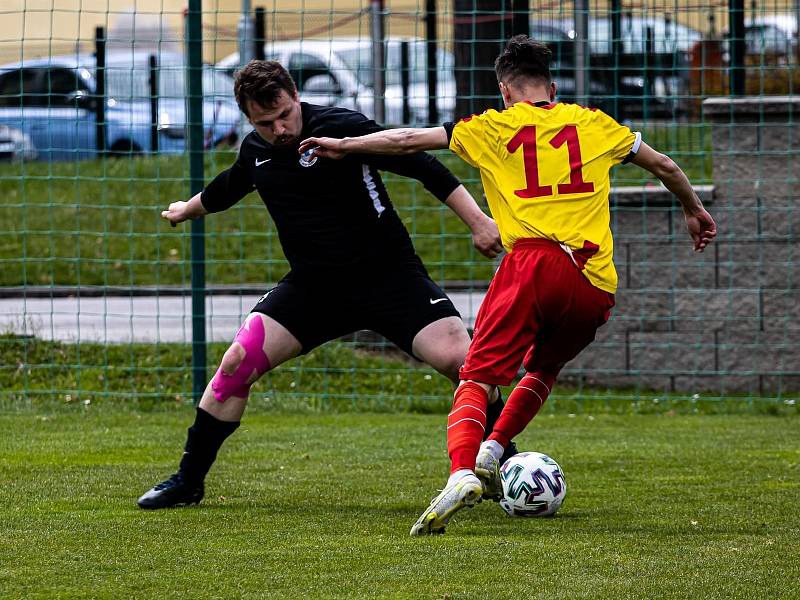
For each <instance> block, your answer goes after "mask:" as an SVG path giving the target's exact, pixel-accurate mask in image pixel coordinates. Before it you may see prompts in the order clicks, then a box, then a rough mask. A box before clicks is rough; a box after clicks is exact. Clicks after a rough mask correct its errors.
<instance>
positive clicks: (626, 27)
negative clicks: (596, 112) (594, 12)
mask: <svg viewBox="0 0 800 600" xmlns="http://www.w3.org/2000/svg"><path fill="white" fill-rule="evenodd" d="M621 21H622V22H621V32H620V33H621V35H620V39H619V42H620V51H621V54H622V56H621V57H620V62H619V64H615V62H614V56H613V44H612V36H611V23H610V20H609V19H607V18H591V19H589V23H588V25H589V31H588V40H589V44H588V55H589V56H588V61H589V81H588V87H589V90H588V96H589V98H588V100H587V102H588V103H589V104H590V105H592V106H596V107H598V108H600V109H602V110H604V111H606V112H609V113H612V114H613V112H614V110H613V109H614V105H615V103H614V101H613V98H614V95H615V91H616V96H617V102H616V107H617V110H616V114H614V116H615V117H616V118H618V119H632V118H633V119H635V118H641V117H644V116H648V117H656V118H672V117H674V116H675V115H681V114H684V113H685V112H686V110H687V105H686V100H685V98H686V94H687V88H688V73H689V68H688V67H689V50H690V49H691V48H692V46H693V45H694V44H695V43H696V42H697V40H699V39H700V37H701V36H700V33H699V32H697V31H695V30H693V29H691V28H689V27H686V26H684V25H681V24H679V23H675V22H673V21H668V20H666V19H663V18H657V17H648V18H644V17H633V16H627V15H626V16H623V17H622V19H621ZM531 36H532V37H533V38H535V39H539V40H540V41H543V42H545V43H547V44H548V46H549V47H550V49H551V50H552V51H553V69H552V70H553V74H554V77H555V79H556V82H557V83H558V85H559V88H560V93H559V99H560V100H562V101H565V102H573V101H574V100H575V96H574V94H575V37H576V31H575V28H574V21H573V20H572V19H556V20H536V21H532V22H531ZM648 42H649V44H650V46H649V47H648ZM616 70H618V71H619V79H618V80H617V82H616V84H615V81H614V75H615V71H616ZM615 85H616V90H615Z"/></svg>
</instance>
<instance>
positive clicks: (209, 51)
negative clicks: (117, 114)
mask: <svg viewBox="0 0 800 600" xmlns="http://www.w3.org/2000/svg"><path fill="white" fill-rule="evenodd" d="M793 2H794V0H774V1H773V2H770V9H771V11H770V12H791V10H792V7H793ZM251 3H252V5H253V6H263V7H264V8H265V9H266V11H267V37H268V38H269V39H296V38H300V37H322V38H329V37H337V36H368V35H369V31H370V20H369V16H368V14H366V11H367V10H368V8H369V5H370V3H369V1H368V0H293V1H290V0H251ZM187 4H188V0H2V9H0V62H8V61H15V60H19V59H21V58H23V56H24V57H26V58H29V57H36V56H47V55H50V54H61V53H65V52H74V51H75V48H76V45H77V46H79V47H80V48H81V49H82V50H84V51H89V52H91V51H92V49H93V44H94V42H93V40H94V30H95V27H96V26H98V25H102V26H104V27H106V29H107V30H108V31H113V29H114V28H115V27H117V26H118V25H119V23H120V22H121V21H125V20H128V21H129V20H130V18H131V14H132V13H134V11H135V14H136V15H137V18H138V19H139V23H140V24H141V23H142V22H143V21H144V22H148V21H149V22H156V23H158V21H159V20H163V23H164V24H165V26H166V27H167V28H168V29H169V30H171V31H172V32H173V33H172V37H174V38H175V39H174V41H175V42H176V43H178V44H179V43H180V41H181V40H182V38H183V16H182V14H183V10H184V8H185V7H186V6H187ZM622 4H623V6H625V7H627V8H629V9H630V10H632V11H633V12H634V14H641V13H642V10H643V9H644V10H646V12H647V14H670V15H671V16H672V17H673V18H675V19H676V20H677V21H679V22H681V23H684V24H686V25H689V26H691V27H694V28H695V29H698V30H700V31H707V30H708V26H709V20H708V15H709V14H711V13H712V12H713V14H714V15H715V17H716V30H717V32H720V31H724V30H725V29H727V27H728V20H727V4H728V0H711V1H709V2H706V3H698V2H696V1H694V0H622ZM437 5H438V7H439V19H438V32H439V37H440V39H442V40H444V41H445V44H446V45H449V44H448V42H449V41H450V40H451V39H452V21H451V18H450V17H451V11H452V2H451V0H437ZM676 5H678V8H677V9H676ZM681 5H684V6H687V7H689V6H691V7H692V8H686V9H681V8H680V6H681ZM701 5H702V6H703V8H700V6H701ZM746 5H747V11H748V12H747V13H746V16H749V11H750V6H751V3H750V2H746ZM202 6H203V31H204V34H205V36H206V38H207V40H208V42H207V43H206V44H205V45H204V58H205V60H206V61H208V62H216V61H217V60H219V59H221V58H223V57H224V56H227V55H228V54H229V53H230V52H233V51H234V50H236V24H237V22H238V19H239V10H240V8H241V0H204V1H203V5H202ZM608 6H609V2H608V1H607V0H590V7H591V11H592V13H593V14H596V15H604V14H607V11H608ZM298 7H302V11H301V10H299V9H298ZM424 7H425V0H386V10H387V12H388V14H389V17H388V18H387V24H386V29H387V33H388V34H389V35H417V36H423V35H424V31H425V28H424V22H423V20H422V18H423V14H424V12H423V11H424ZM530 7H531V13H532V15H534V16H540V17H542V18H545V19H547V18H570V17H571V16H572V10H573V4H572V1H571V0H530ZM359 13H360V14H359ZM759 14H764V9H763V8H762V9H759Z"/></svg>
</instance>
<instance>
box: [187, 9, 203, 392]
mask: <svg viewBox="0 0 800 600" xmlns="http://www.w3.org/2000/svg"><path fill="white" fill-rule="evenodd" d="M201 11H202V0H189V10H188V13H187V15H186V58H187V60H186V63H187V70H188V72H187V77H186V81H187V83H188V86H187V87H188V89H187V97H188V100H187V103H188V107H187V108H188V110H187V111H186V112H187V123H188V129H189V131H188V133H189V140H188V141H189V182H190V190H191V195H192V196H194V195H195V194H198V193H200V192H201V191H202V190H203V46H202V44H203V29H202V22H201V17H202V12H201ZM191 236H192V238H191V247H192V397H193V398H194V400H195V402H199V401H200V398H201V397H202V395H203V391H204V390H205V388H206V382H207V377H206V289H205V288H206V263H205V261H206V249H205V222H204V221H203V219H202V218H200V219H195V220H193V221H192V232H191Z"/></svg>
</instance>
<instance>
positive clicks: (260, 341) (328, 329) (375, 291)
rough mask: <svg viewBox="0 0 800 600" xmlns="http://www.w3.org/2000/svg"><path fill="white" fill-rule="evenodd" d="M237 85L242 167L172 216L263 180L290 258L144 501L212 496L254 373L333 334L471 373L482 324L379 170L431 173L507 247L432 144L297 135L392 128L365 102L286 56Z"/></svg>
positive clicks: (482, 247) (493, 249)
mask: <svg viewBox="0 0 800 600" xmlns="http://www.w3.org/2000/svg"><path fill="white" fill-rule="evenodd" d="M234 91H235V94H236V100H237V102H238V104H239V108H240V109H241V110H242V112H243V113H244V114H245V116H247V117H248V119H249V120H250V122H251V123H252V125H253V127H254V128H255V131H253V132H251V133H250V134H248V135H247V136H246V137H245V138H244V140H243V141H242V145H241V148H240V150H239V156H238V157H237V159H236V162H235V163H234V164H233V165H232V166H231V167H230V168H229V169H227V170H225V171H223V172H222V173H220V174H219V175H217V177H216V178H215V179H214V180H213V181H211V183H209V184H208V185H207V186H206V188H205V189H204V190H203V191H202V192H201V193H200V194H197V195H195V196H194V197H193V198H191V199H190V200H189V201H188V202H174V203H172V204H170V205H169V208H168V209H167V210H165V211H163V212H162V213H161V216H162V217H164V218H165V219H167V220H169V221H170V222H171V223H172V224H176V223H180V222H182V221H186V220H188V219H195V218H198V217H201V216H203V215H205V214H208V213H213V212H219V211H223V210H226V209H227V208H230V207H231V206H233V205H234V204H236V203H237V202H238V201H239V200H241V199H242V198H243V197H244V196H246V195H247V194H248V193H250V192H251V191H253V190H254V189H256V190H258V193H259V195H260V196H261V198H262V199H263V201H264V204H265V205H266V207H267V210H268V211H269V213H270V215H271V217H272V219H273V220H274V222H275V226H276V228H277V230H278V237H279V239H280V241H281V245H282V247H283V251H284V254H285V255H286V258H287V259H288V261H289V266H290V267H291V270H290V271H289V273H288V274H287V275H286V276H285V277H284V278H283V279H282V280H281V281H280V282H279V283H278V285H277V286H276V287H275V288H273V289H271V290H270V291H268V292H267V293H266V294H264V296H263V297H262V298H261V300H259V302H258V303H257V304H256V306H255V307H254V308H253V312H252V313H251V314H250V315H249V316H248V317H247V319H246V320H245V322H244V323H243V325H242V327H241V328H240V329H239V332H238V333H237V334H236V337H235V339H234V341H233V343H232V344H231V346H230V347H229V348H228V350H227V351H226V352H225V354H224V356H223V357H222V362H221V364H220V367H219V369H218V370H217V372H216V374H215V375H214V377H213V378H212V380H211V382H210V383H209V384H208V386H207V387H206V390H205V392H204V394H203V397H202V399H201V400H200V403H199V406H198V407H197V413H196V417H195V422H194V424H193V425H192V426H191V427H190V428H189V430H188V435H187V440H186V445H185V448H184V450H185V451H184V453H183V457H182V458H181V461H180V466H179V469H178V471H177V473H175V474H174V475H172V476H171V477H170V478H169V479H167V480H166V481H163V482H161V483H159V484H157V485H156V486H154V487H153V488H152V489H150V490H149V491H148V492H146V493H145V494H144V495H143V496H142V497H141V498H139V501H138V503H139V506H140V507H142V508H147V509H156V508H166V507H171V506H177V505H185V504H196V503H198V502H200V500H202V498H203V494H204V479H205V476H206V474H207V473H208V470H209V469H210V468H211V465H212V463H213V462H214V460H215V459H216V456H217V452H218V450H219V448H220V447H221V446H222V443H223V442H224V441H225V439H226V438H227V437H228V436H229V435H231V434H232V433H233V432H234V431H235V430H236V428H237V427H238V426H239V420H240V418H241V416H242V414H243V412H244V409H245V405H246V404H247V398H248V395H249V392H250V385H251V384H252V383H253V382H254V381H255V380H256V379H258V378H259V377H260V376H262V375H263V374H264V373H266V372H267V371H269V370H271V369H273V368H275V367H276V366H278V365H279V364H281V363H283V362H285V361H287V360H289V359H291V358H294V357H296V356H298V355H300V354H305V353H307V352H309V351H310V350H312V349H313V348H315V347H317V346H319V345H321V344H323V343H325V342H327V341H329V340H333V339H336V338H338V337H341V336H342V335H345V334H348V333H353V332H355V331H358V330H361V329H369V330H373V331H376V332H378V333H380V334H382V335H383V336H385V337H386V338H387V339H389V340H390V341H392V342H393V343H394V344H396V345H397V346H398V347H400V348H401V349H403V350H404V351H405V352H407V353H408V354H410V355H411V356H413V357H414V358H416V359H418V360H421V361H423V362H425V363H427V364H429V365H430V366H431V367H433V368H434V369H436V370H437V371H439V372H440V373H442V374H443V375H445V376H447V377H449V378H450V379H451V380H452V381H453V382H454V384H457V383H458V369H459V367H460V366H461V364H462V363H463V360H464V357H465V356H466V353H467V347H468V346H469V342H470V340H469V335H468V333H467V330H466V328H465V327H464V324H463V322H462V321H461V317H460V315H459V314H458V311H457V310H456V309H455V307H454V306H453V304H452V302H451V301H450V299H449V298H448V297H447V296H446V295H445V293H444V292H443V291H442V290H441V289H440V288H439V287H438V286H437V285H436V284H435V283H434V282H433V281H432V280H431V279H430V277H429V276H428V273H427V271H426V270H425V267H424V266H423V264H422V261H421V260H420V258H419V257H418V256H417V255H416V253H415V251H414V247H413V246H412V243H411V239H410V238H409V235H408V232H407V231H406V229H405V227H404V226H403V224H402V222H401V220H400V218H399V216H398V215H397V213H396V212H395V210H394V207H393V206H392V203H391V200H390V199H389V196H388V194H387V192H386V188H385V187H384V185H383V182H382V181H381V177H380V175H379V173H378V171H379V170H387V171H391V172H393V173H398V174H400V175H404V176H408V177H413V178H415V179H418V180H419V181H421V182H422V183H423V184H424V185H425V187H426V188H427V189H428V191H430V192H431V193H432V194H433V195H434V196H436V197H437V198H439V199H440V200H441V201H443V202H444V203H445V204H447V205H448V206H449V207H450V208H451V209H452V210H453V211H454V212H455V213H456V214H457V215H458V216H459V217H460V218H461V219H462V220H463V221H464V223H465V224H466V225H467V226H469V228H470V229H471V231H472V238H473V243H474V245H475V247H476V248H477V249H478V250H479V251H480V252H481V253H483V254H484V255H486V256H488V257H494V256H496V255H497V254H498V253H499V252H500V251H501V250H502V246H501V244H500V236H499V234H498V230H497V226H496V225H495V224H494V221H492V220H491V219H490V218H489V217H488V216H486V215H485V214H484V213H483V212H482V211H481V210H480V208H479V207H478V206H477V204H476V203H475V201H474V200H473V198H472V196H470V194H469V192H467V190H466V189H465V188H464V186H462V185H461V184H460V183H459V181H458V180H457V179H456V178H455V177H454V176H453V175H452V174H451V173H450V172H449V171H448V170H447V169H446V168H445V167H444V166H443V165H442V164H441V163H440V162H439V161H438V160H436V159H435V158H433V157H432V156H430V155H428V154H424V153H419V154H413V155H408V156H402V157H400V156H395V157H388V156H378V155H370V156H367V155H364V156H358V155H352V156H350V157H348V158H347V159H345V160H342V161H334V160H328V159H324V158H323V159H310V160H308V159H307V158H306V157H299V156H298V154H297V147H298V145H299V142H300V141H301V140H303V139H305V138H307V137H311V136H329V137H345V136H360V135H364V134H367V133H371V132H374V131H379V130H380V129H381V128H380V127H379V126H378V125H377V124H376V123H375V122H374V121H371V120H369V119H367V118H366V117H365V116H364V115H362V114H360V113H357V112H353V111H350V110H346V109H342V108H331V107H323V106H314V105H311V104H306V103H304V102H300V101H299V99H298V97H297V89H296V87H295V84H294V81H293V80H292V78H291V76H290V75H289V73H288V72H287V71H286V70H285V69H284V68H283V67H282V66H281V65H280V64H279V63H277V62H274V61H252V62H250V63H249V64H248V65H246V66H245V67H244V68H243V69H242V70H241V71H239V72H238V73H237V75H236V82H235V85H234ZM501 408H502V401H497V402H494V403H493V404H491V405H490V408H489V411H488V412H489V413H490V414H489V415H487V417H489V420H490V421H492V422H493V421H494V420H496V417H497V416H498V415H499V413H500V410H501ZM487 425H488V423H487ZM490 429H491V427H489V426H487V432H489V431H490ZM512 452H513V449H512Z"/></svg>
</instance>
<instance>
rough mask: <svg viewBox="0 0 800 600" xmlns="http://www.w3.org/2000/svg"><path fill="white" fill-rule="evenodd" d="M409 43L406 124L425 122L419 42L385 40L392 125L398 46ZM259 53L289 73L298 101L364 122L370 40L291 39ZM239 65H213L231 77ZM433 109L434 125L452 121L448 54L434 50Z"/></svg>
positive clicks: (228, 60) (370, 100) (396, 113)
mask: <svg viewBox="0 0 800 600" xmlns="http://www.w3.org/2000/svg"><path fill="white" fill-rule="evenodd" d="M404 40H405V41H407V42H408V43H409V69H408V75H409V90H408V102H409V110H410V118H409V119H408V122H407V123H406V124H410V125H419V124H426V123H427V122H428V85H427V81H428V79H427V50H426V45H425V41H424V40H421V39H419V38H394V37H393V38H389V39H388V40H386V46H385V51H384V52H385V54H384V55H385V60H386V70H385V74H386V81H385V84H386V87H385V94H384V97H385V119H384V121H385V122H386V123H388V124H391V125H398V124H402V123H403V88H402V85H401V84H402V81H401V71H402V70H401V64H402V63H401V42H402V41H404ZM264 54H265V56H266V57H267V58H268V59H270V60H277V61H278V62H280V63H281V64H282V65H284V66H285V67H286V69H287V70H288V71H289V73H291V75H292V77H293V78H294V80H295V83H296V84H297V89H298V93H299V95H300V98H301V99H302V100H304V101H306V102H311V103H313V104H322V105H325V106H342V107H344V108H350V109H353V110H358V111H359V112H362V113H364V114H365V115H367V116H369V117H373V116H374V114H375V111H374V95H375V93H374V82H373V80H372V77H373V74H374V72H373V69H372V41H371V40H369V39H366V38H335V39H331V40H296V41H287V42H268V43H266V44H265V45H264ZM238 66H239V54H238V53H233V54H231V55H229V56H227V57H225V58H224V59H222V60H221V61H219V62H218V63H217V68H218V69H221V70H223V71H225V72H227V73H231V74H232V73H233V72H234V70H235V69H236V68H238ZM437 73H438V78H437V109H438V111H439V120H440V121H441V120H446V119H452V118H453V111H454V109H455V78H454V75H453V55H452V54H450V53H449V52H446V51H444V50H441V49H440V50H438V51H437Z"/></svg>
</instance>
